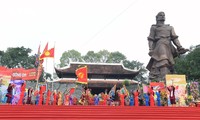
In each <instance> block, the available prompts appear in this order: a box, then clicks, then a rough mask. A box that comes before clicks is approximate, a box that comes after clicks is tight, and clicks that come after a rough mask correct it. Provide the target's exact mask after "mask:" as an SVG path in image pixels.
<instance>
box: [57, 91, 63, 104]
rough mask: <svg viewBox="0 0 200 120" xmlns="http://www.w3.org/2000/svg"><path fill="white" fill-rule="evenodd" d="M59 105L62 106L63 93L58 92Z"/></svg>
mask: <svg viewBox="0 0 200 120" xmlns="http://www.w3.org/2000/svg"><path fill="white" fill-rule="evenodd" d="M58 105H62V93H61V91H59V92H58Z"/></svg>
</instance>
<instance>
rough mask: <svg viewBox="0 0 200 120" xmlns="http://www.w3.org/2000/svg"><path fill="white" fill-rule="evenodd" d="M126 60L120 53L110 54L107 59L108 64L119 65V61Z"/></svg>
mask: <svg viewBox="0 0 200 120" xmlns="http://www.w3.org/2000/svg"><path fill="white" fill-rule="evenodd" d="M124 60H126V56H125V55H124V54H122V53H120V52H118V51H117V52H111V53H110V55H109V57H108V61H107V62H108V63H120V62H121V61H124Z"/></svg>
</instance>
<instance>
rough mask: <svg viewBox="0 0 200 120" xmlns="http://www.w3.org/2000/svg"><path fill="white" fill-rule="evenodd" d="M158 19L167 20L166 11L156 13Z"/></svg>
mask: <svg viewBox="0 0 200 120" xmlns="http://www.w3.org/2000/svg"><path fill="white" fill-rule="evenodd" d="M156 21H165V13H164V12H159V13H158V14H157V15H156Z"/></svg>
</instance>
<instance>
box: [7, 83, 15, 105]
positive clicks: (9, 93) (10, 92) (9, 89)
mask: <svg viewBox="0 0 200 120" xmlns="http://www.w3.org/2000/svg"><path fill="white" fill-rule="evenodd" d="M13 87H14V84H12V83H10V84H9V85H8V88H7V94H6V97H7V100H6V103H7V104H11V102H12V96H13V95H12V93H13Z"/></svg>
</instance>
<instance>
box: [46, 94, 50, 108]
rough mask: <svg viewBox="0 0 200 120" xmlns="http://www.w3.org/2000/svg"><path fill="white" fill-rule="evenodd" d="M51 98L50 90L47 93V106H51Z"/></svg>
mask: <svg viewBox="0 0 200 120" xmlns="http://www.w3.org/2000/svg"><path fill="white" fill-rule="evenodd" d="M50 97H51V91H50V90H48V91H47V99H46V105H49V100H50Z"/></svg>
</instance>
